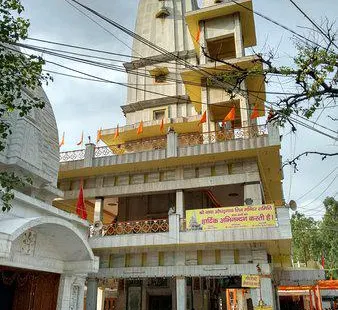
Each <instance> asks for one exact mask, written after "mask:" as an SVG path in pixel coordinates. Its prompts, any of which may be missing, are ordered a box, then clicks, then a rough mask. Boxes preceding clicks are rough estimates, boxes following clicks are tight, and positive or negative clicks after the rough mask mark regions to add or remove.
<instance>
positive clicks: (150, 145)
mask: <svg viewBox="0 0 338 310" xmlns="http://www.w3.org/2000/svg"><path fill="white" fill-rule="evenodd" d="M166 146H167V136H161V137H157V138H154V139H141V140H135V141H130V142H126V143H123V144H118V145H111V146H99V147H95V149H94V158H100V157H107V156H113V155H123V154H126V153H135V152H143V151H149V150H160V149H165V148H166ZM84 158H85V150H76V151H68V152H61V153H60V162H67V161H75V160H83V159H84Z"/></svg>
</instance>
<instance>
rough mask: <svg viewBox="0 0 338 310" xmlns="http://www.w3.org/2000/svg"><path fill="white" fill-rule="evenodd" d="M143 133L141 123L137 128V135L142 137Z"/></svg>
mask: <svg viewBox="0 0 338 310" xmlns="http://www.w3.org/2000/svg"><path fill="white" fill-rule="evenodd" d="M141 133H143V121H141V123H140V125H139V126H138V128H137V134H138V135H140V134H141Z"/></svg>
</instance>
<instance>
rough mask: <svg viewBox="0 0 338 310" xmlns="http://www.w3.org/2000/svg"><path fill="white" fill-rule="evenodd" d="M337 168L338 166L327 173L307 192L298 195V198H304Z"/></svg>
mask: <svg viewBox="0 0 338 310" xmlns="http://www.w3.org/2000/svg"><path fill="white" fill-rule="evenodd" d="M337 169H338V167H336V168H334V169H333V170H332V171H331V172H330V173H329V174H328V175H326V176H325V177H324V178H323V179H321V180H320V181H319V182H318V183H317V184H316V185H315V186H313V187H312V188H310V189H309V190H308V191H307V192H306V193H304V194H303V195H302V196H300V197H298V198H297V199H296V200H300V199H302V198H304V197H305V196H306V195H307V194H309V193H311V192H312V191H313V190H314V189H316V188H317V187H318V186H319V185H320V184H321V183H322V182H324V181H325V180H326V179H327V178H328V177H329V176H330V175H331V174H332V173H334V172H335V171H336V170H337Z"/></svg>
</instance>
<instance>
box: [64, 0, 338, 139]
mask: <svg viewBox="0 0 338 310" xmlns="http://www.w3.org/2000/svg"><path fill="white" fill-rule="evenodd" d="M70 1H72V2H74V3H77V4H78V5H80V6H81V7H83V8H84V9H86V10H88V11H89V12H91V13H93V14H94V15H96V16H98V17H100V18H101V19H103V20H105V21H106V22H108V23H109V24H111V25H113V26H114V27H116V28H118V29H120V30H121V31H123V32H125V33H127V34H128V35H130V36H132V37H133V38H134V39H136V40H138V41H140V42H142V43H144V44H145V45H147V46H148V47H150V48H153V49H154V50H156V51H158V52H160V53H162V54H166V55H167V54H169V55H172V56H173V57H175V59H177V60H181V61H183V62H184V64H185V65H186V66H187V67H190V68H191V69H193V70H194V71H197V72H199V73H200V72H202V74H203V71H204V70H203V68H201V67H199V70H198V69H196V68H195V67H194V66H192V65H191V64H190V63H189V62H187V61H186V60H184V59H181V58H180V57H178V56H177V55H174V54H173V53H171V52H168V51H166V50H165V49H163V48H161V47H159V46H157V45H155V44H154V43H152V42H150V41H148V40H146V39H145V38H143V37H141V36H139V35H138V34H136V33H134V32H132V31H131V30H129V29H127V28H126V27H124V26H122V25H120V24H118V23H117V22H115V21H113V20H111V19H109V18H107V17H105V16H104V15H102V14H100V13H99V12H97V11H95V10H93V9H91V8H89V7H88V6H86V5H83V4H81V3H79V2H78V1H76V0H70ZM204 73H206V74H203V75H204V76H206V77H209V78H210V79H212V80H214V81H216V83H217V84H219V83H220V81H219V80H218V79H215V78H214V76H213V75H210V74H209V73H208V72H206V71H204ZM242 91H243V90H242ZM246 95H247V94H246ZM247 96H248V95H247ZM256 97H257V96H256ZM261 100H262V98H261ZM298 124H301V122H300V121H298ZM308 128H309V127H308ZM309 129H311V128H309ZM314 131H316V132H319V133H321V132H320V131H319V130H314ZM335 133H336V132H335ZM326 136H328V137H330V138H332V139H334V140H337V138H336V137H332V136H330V135H326Z"/></svg>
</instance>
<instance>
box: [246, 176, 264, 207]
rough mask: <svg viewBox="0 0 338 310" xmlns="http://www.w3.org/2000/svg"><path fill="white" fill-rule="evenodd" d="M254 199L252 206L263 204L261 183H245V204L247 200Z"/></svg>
mask: <svg viewBox="0 0 338 310" xmlns="http://www.w3.org/2000/svg"><path fill="white" fill-rule="evenodd" d="M249 198H251V199H252V205H253V206H256V205H261V204H262V203H263V199H262V190H261V183H260V182H257V183H244V202H245V199H249Z"/></svg>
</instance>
